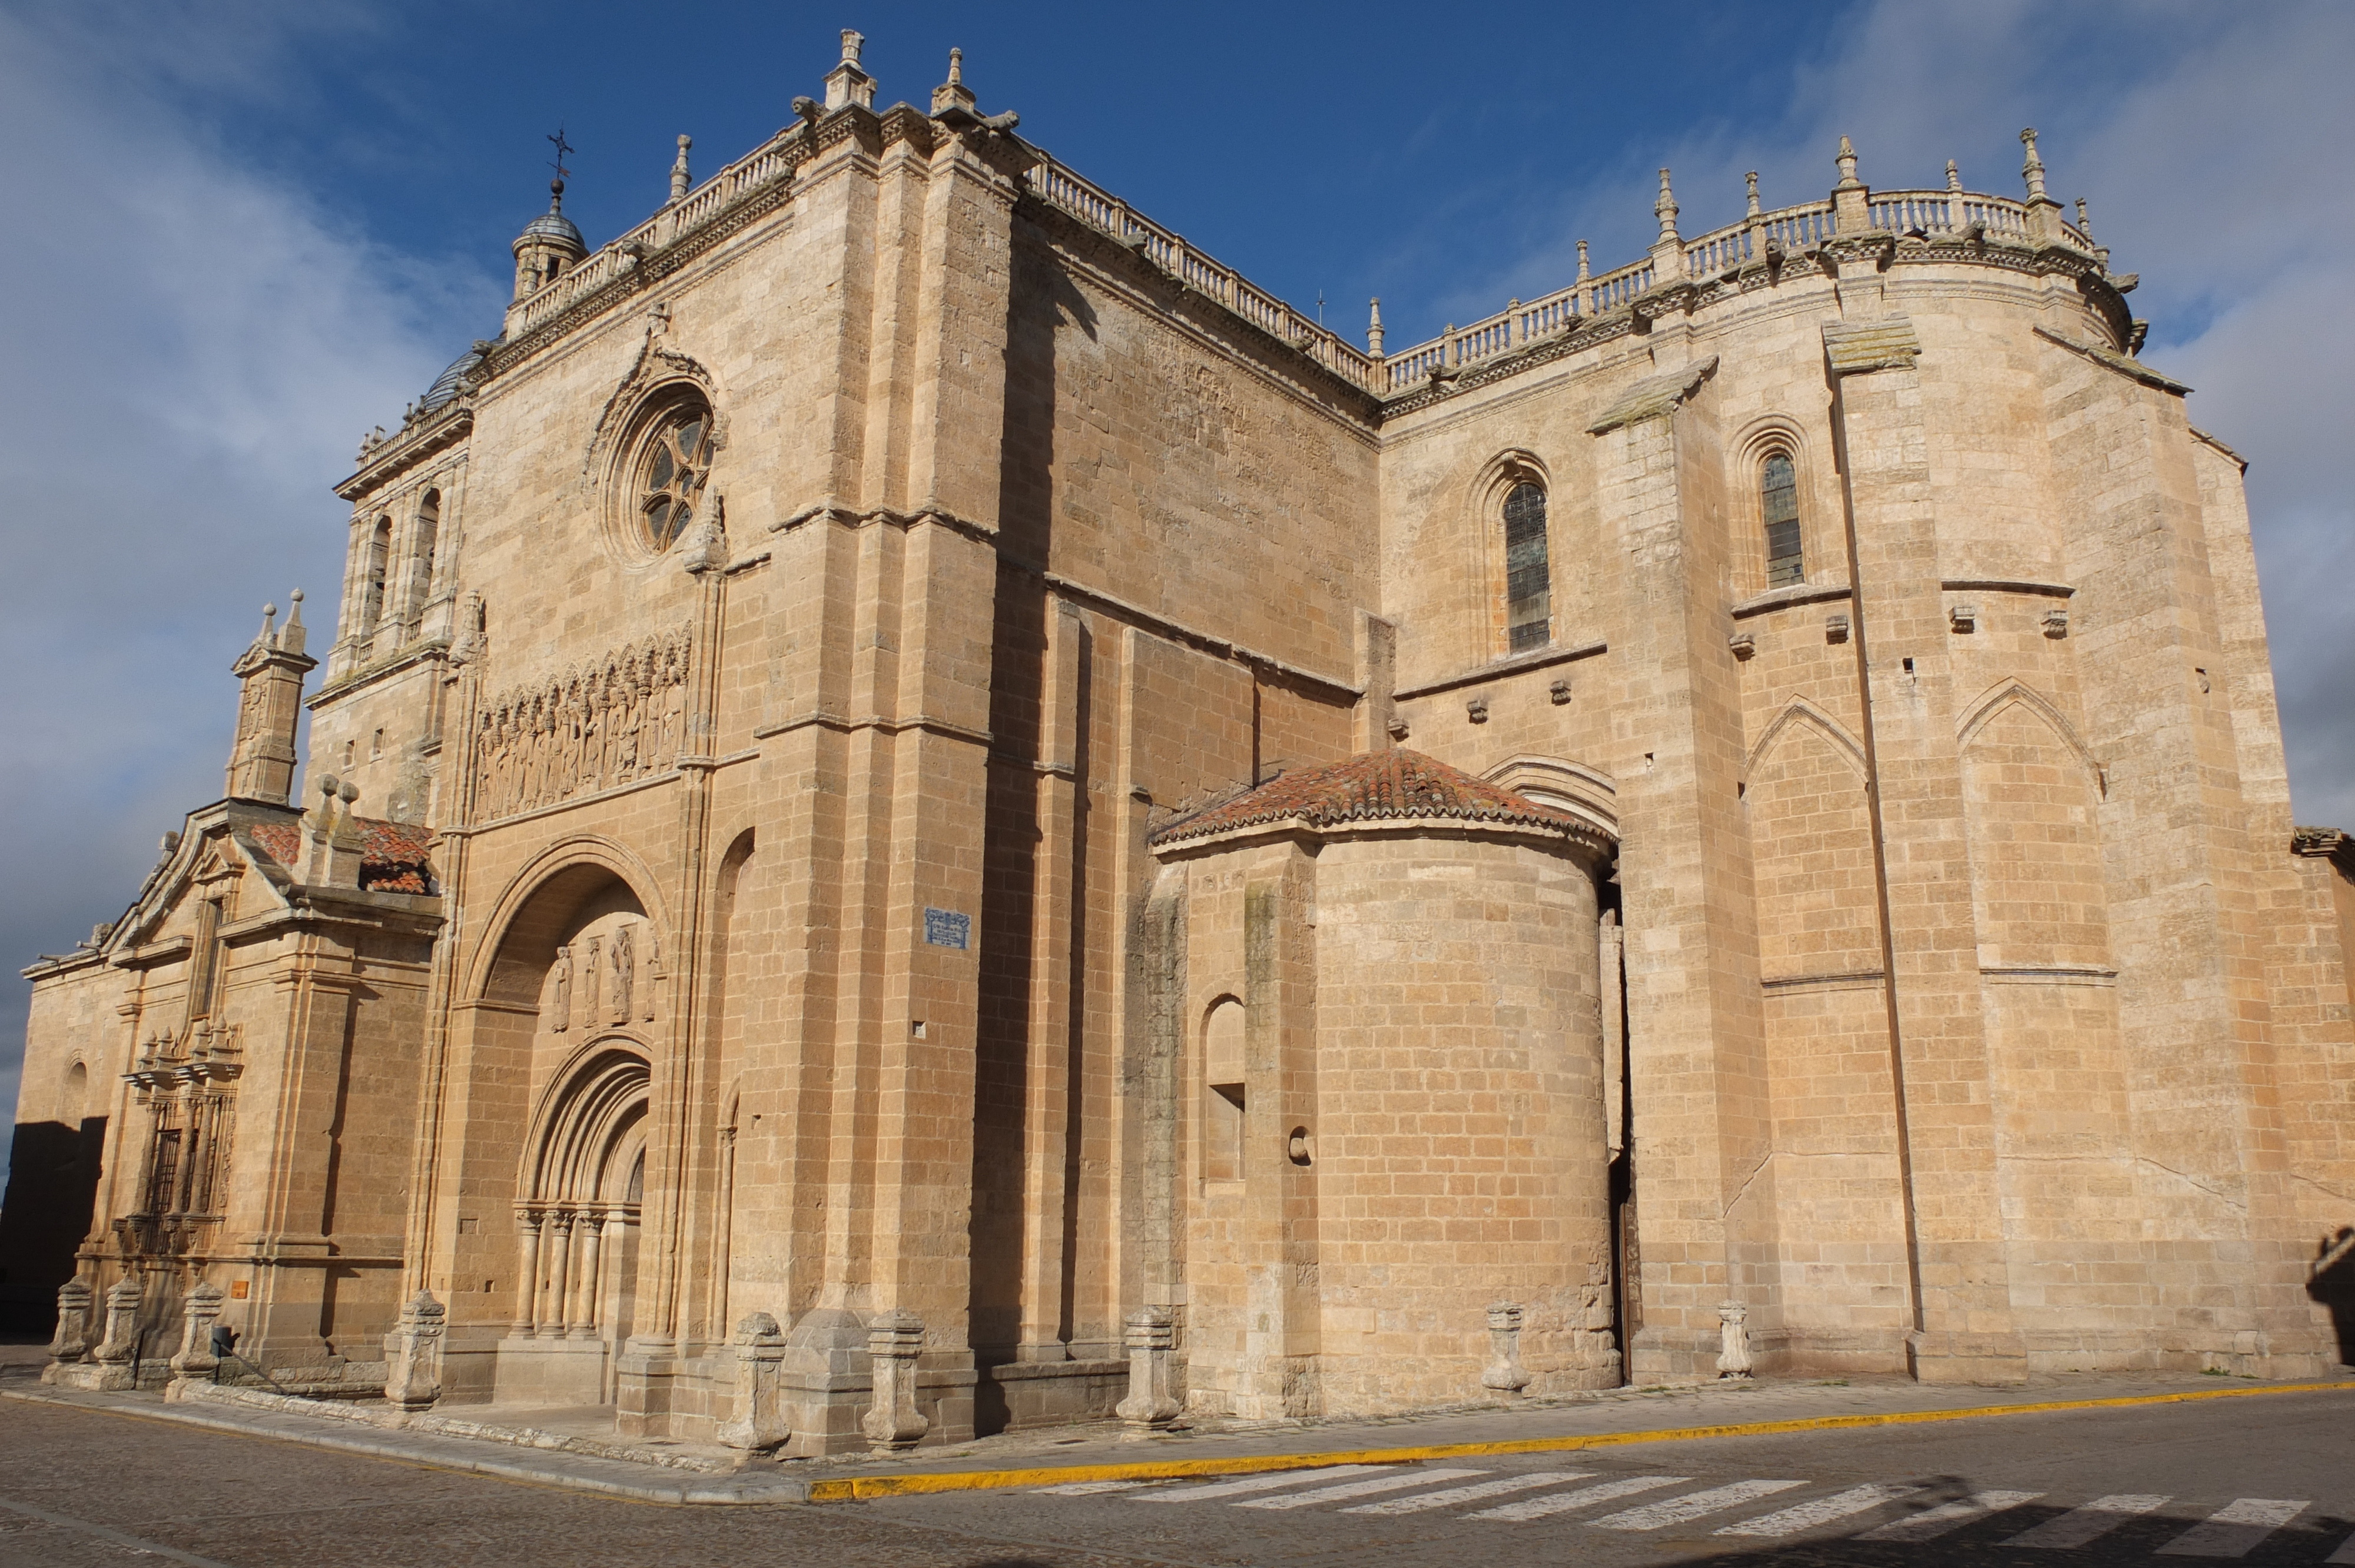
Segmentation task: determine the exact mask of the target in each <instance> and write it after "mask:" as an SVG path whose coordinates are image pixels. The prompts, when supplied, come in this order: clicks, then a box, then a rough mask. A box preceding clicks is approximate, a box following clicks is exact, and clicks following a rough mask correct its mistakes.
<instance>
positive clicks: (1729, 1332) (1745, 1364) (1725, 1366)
mask: <svg viewBox="0 0 2355 1568" xmlns="http://www.w3.org/2000/svg"><path fill="white" fill-rule="evenodd" d="M1717 1333H1718V1346H1719V1349H1718V1352H1717V1375H1718V1376H1720V1377H1724V1378H1734V1379H1737V1380H1742V1379H1747V1378H1748V1377H1749V1376H1750V1308H1747V1307H1744V1306H1743V1305H1742V1303H1741V1302H1739V1301H1721V1302H1719V1303H1718V1307H1717Z"/></svg>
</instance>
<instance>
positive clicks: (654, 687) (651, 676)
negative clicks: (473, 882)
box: [474, 627, 689, 821]
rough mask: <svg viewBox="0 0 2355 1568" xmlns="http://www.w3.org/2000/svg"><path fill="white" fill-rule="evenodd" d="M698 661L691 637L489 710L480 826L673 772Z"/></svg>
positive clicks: (548, 683) (654, 645)
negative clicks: (690, 670)
mask: <svg viewBox="0 0 2355 1568" xmlns="http://www.w3.org/2000/svg"><path fill="white" fill-rule="evenodd" d="M688 653H689V636H688V633H687V630H686V629H685V628H683V627H682V628H681V629H679V630H677V631H672V632H666V633H664V634H662V635H659V636H655V637H650V638H647V639H646V640H645V641H643V642H636V643H632V644H630V645H629V646H627V647H624V648H621V649H617V650H615V651H614V652H611V653H608V654H606V655H605V656H604V657H603V658H602V659H597V660H592V661H591V662H589V664H588V665H587V666H586V667H580V666H573V667H568V668H567V669H566V670H565V671H564V672H563V673H561V674H558V675H553V676H550V677H549V678H548V679H547V680H545V681H541V682H535V683H531V684H529V685H525V686H519V687H517V688H515V689H514V690H511V691H508V692H506V693H504V694H501V695H500V696H499V697H498V698H497V699H496V700H495V701H493V702H490V703H487V704H485V705H484V708H483V711H482V714H481V715H480V717H479V718H478V719H477V720H476V721H475V725H476V734H475V745H474V816H475V820H476V821H492V820H494V819H496V818H499V817H506V816H512V815H514V814H515V813H516V812H517V811H528V810H532V809H533V808H535V807H538V806H548V805H553V804H555V803H556V802H557V801H559V800H566V799H568V798H570V797H571V796H575V795H588V794H592V793H594V792H595V791H597V790H599V789H607V788H609V787H611V786H613V785H615V784H626V783H628V782H629V781H630V780H632V779H641V778H645V776H647V775H648V774H653V773H660V772H662V771H664V770H665V769H666V768H669V767H670V766H671V763H672V761H673V759H674V758H677V755H678V748H679V744H680V742H681V740H682V739H683V738H684V736H685V734H686V717H687V664H688Z"/></svg>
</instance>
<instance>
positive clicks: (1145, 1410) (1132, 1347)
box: [1119, 1307, 1177, 1428]
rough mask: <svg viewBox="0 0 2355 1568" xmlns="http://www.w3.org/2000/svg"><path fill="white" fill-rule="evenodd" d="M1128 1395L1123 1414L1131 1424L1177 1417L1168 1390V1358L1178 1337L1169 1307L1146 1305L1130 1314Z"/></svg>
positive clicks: (1161, 1422)
mask: <svg viewBox="0 0 2355 1568" xmlns="http://www.w3.org/2000/svg"><path fill="white" fill-rule="evenodd" d="M1127 1338H1128V1397H1127V1398H1126V1399H1124V1400H1122V1401H1121V1402H1120V1405H1119V1413H1120V1418H1121V1419H1122V1420H1123V1421H1125V1422H1126V1423H1128V1425H1131V1426H1136V1427H1146V1428H1151V1427H1156V1426H1167V1425H1169V1423H1170V1422H1172V1421H1174V1420H1176V1419H1177V1400H1176V1398H1174V1397H1173V1396H1172V1395H1171V1393H1170V1392H1169V1361H1170V1358H1171V1355H1172V1353H1173V1351H1174V1349H1175V1347H1176V1344H1177V1329H1176V1327H1175V1325H1174V1323H1173V1320H1172V1319H1171V1318H1170V1315H1169V1309H1168V1308H1166V1307H1144V1308H1138V1309H1137V1310H1136V1311H1135V1312H1132V1313H1130V1314H1129V1315H1128V1335H1127Z"/></svg>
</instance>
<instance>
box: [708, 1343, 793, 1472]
mask: <svg viewBox="0 0 2355 1568" xmlns="http://www.w3.org/2000/svg"><path fill="white" fill-rule="evenodd" d="M784 1359H785V1336H784V1333H783V1330H781V1329H779V1328H778V1327H777V1320H776V1319H774V1318H772V1317H770V1316H769V1315H768V1314H767V1313H766V1312H755V1313H753V1314H751V1316H750V1317H748V1318H746V1319H744V1320H743V1321H742V1322H741V1323H739V1324H737V1325H736V1404H735V1413H734V1414H732V1415H731V1416H730V1418H729V1419H728V1420H727V1421H725V1422H723V1423H722V1424H721V1425H720V1427H719V1441H720V1442H722V1443H723V1444H725V1445H727V1446H729V1447H730V1448H740V1449H741V1450H743V1451H744V1452H745V1453H747V1454H765V1453H767V1452H769V1451H770V1450H771V1449H773V1448H774V1447H776V1446H778V1445H779V1444H781V1443H783V1441H784V1440H785V1439H786V1438H787V1437H789V1436H792V1434H791V1433H790V1432H789V1431H788V1430H787V1429H786V1426H785V1423H784V1422H783V1420H782V1419H780V1417H781V1415H782V1414H783V1413H782V1412H781V1410H780V1409H779V1402H778V1399H777V1392H778V1390H777V1372H778V1369H779V1367H780V1366H781V1365H782V1364H783V1361H784Z"/></svg>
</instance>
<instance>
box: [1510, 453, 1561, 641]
mask: <svg viewBox="0 0 2355 1568" xmlns="http://www.w3.org/2000/svg"><path fill="white" fill-rule="evenodd" d="M1505 626H1506V630H1507V633H1508V638H1509V640H1510V641H1509V647H1510V648H1511V651H1512V652H1516V653H1518V652H1523V651H1524V650H1526V649H1530V648H1542V647H1544V646H1545V645H1546V643H1547V642H1549V641H1551V640H1552V637H1553V583H1552V573H1551V568H1550V565H1549V563H1548V560H1547V553H1546V496H1545V492H1544V491H1543V490H1541V489H1540V488H1539V487H1538V486H1536V485H1534V484H1529V483H1526V482H1524V483H1521V484H1517V485H1515V486H1513V489H1512V493H1510V494H1508V495H1507V496H1506V497H1505Z"/></svg>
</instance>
